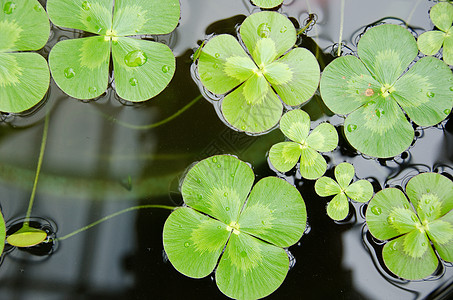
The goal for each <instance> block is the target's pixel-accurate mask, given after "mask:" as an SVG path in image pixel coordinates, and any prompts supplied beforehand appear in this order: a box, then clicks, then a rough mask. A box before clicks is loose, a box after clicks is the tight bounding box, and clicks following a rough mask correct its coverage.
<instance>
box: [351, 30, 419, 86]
mask: <svg viewBox="0 0 453 300" xmlns="http://www.w3.org/2000/svg"><path fill="white" fill-rule="evenodd" d="M357 53H358V55H359V57H360V59H361V60H362V62H363V63H364V64H365V66H366V67H367V68H368V70H370V72H371V73H372V74H373V75H374V76H375V78H376V79H377V81H379V82H380V83H381V84H382V85H385V84H388V85H390V86H391V85H393V83H394V82H395V81H396V80H397V79H398V77H400V76H401V74H402V73H403V72H404V70H406V68H407V67H408V66H409V64H410V63H411V62H412V61H413V60H414V59H415V57H416V56H417V54H418V48H417V43H416V42H415V39H414V37H413V36H412V34H411V33H410V32H409V31H408V30H407V29H406V28H404V27H401V26H398V25H393V24H385V25H380V26H376V27H373V28H371V29H369V30H368V31H367V32H366V33H365V34H364V35H363V36H362V38H361V39H360V41H359V44H358V46H357Z"/></svg>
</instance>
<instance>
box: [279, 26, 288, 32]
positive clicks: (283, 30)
mask: <svg viewBox="0 0 453 300" xmlns="http://www.w3.org/2000/svg"><path fill="white" fill-rule="evenodd" d="M287 30H288V28H287V27H286V26H283V27H282V28H281V29H280V33H285V32H286V31H287Z"/></svg>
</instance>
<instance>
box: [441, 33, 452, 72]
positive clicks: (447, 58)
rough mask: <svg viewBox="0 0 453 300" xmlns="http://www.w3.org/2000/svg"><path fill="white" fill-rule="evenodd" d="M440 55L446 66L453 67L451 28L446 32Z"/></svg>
mask: <svg viewBox="0 0 453 300" xmlns="http://www.w3.org/2000/svg"><path fill="white" fill-rule="evenodd" d="M442 55H443V57H442V59H443V60H444V62H445V63H446V64H449V65H453V28H451V29H450V30H449V31H448V35H447V37H446V38H445V40H444V49H443V50H442Z"/></svg>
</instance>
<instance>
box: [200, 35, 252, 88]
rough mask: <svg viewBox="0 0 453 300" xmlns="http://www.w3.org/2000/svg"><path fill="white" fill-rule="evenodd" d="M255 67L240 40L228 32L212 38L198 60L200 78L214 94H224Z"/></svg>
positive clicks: (246, 76)
mask: <svg viewBox="0 0 453 300" xmlns="http://www.w3.org/2000/svg"><path fill="white" fill-rule="evenodd" d="M255 68H256V65H255V64H254V63H253V61H252V60H251V59H250V57H249V56H248V55H247V54H246V53H245V51H244V49H243V48H242V47H241V45H239V43H238V41H237V40H236V39H235V38H234V37H233V36H231V35H227V34H221V35H218V36H215V37H213V38H212V39H210V40H209V41H208V42H207V43H206V45H205V46H204V48H203V49H202V52H201V54H200V58H199V60H198V72H199V74H200V80H201V82H202V83H203V85H204V86H205V87H206V88H207V89H208V90H210V91H211V92H213V93H214V94H224V93H226V92H228V91H230V90H231V89H233V88H234V87H236V86H238V85H239V84H241V83H242V82H244V81H245V80H246V79H247V78H249V77H250V76H251V75H252V74H253V71H252V70H253V69H255Z"/></svg>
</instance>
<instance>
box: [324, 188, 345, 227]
mask: <svg viewBox="0 0 453 300" xmlns="http://www.w3.org/2000/svg"><path fill="white" fill-rule="evenodd" d="M348 213H349V201H348V198H347V197H346V195H345V194H343V193H340V194H338V195H336V196H335V197H333V199H332V200H331V201H330V202H329V204H327V215H328V216H329V217H330V218H331V219H333V220H336V221H341V220H344V219H345V218H346V217H347V216H348Z"/></svg>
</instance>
